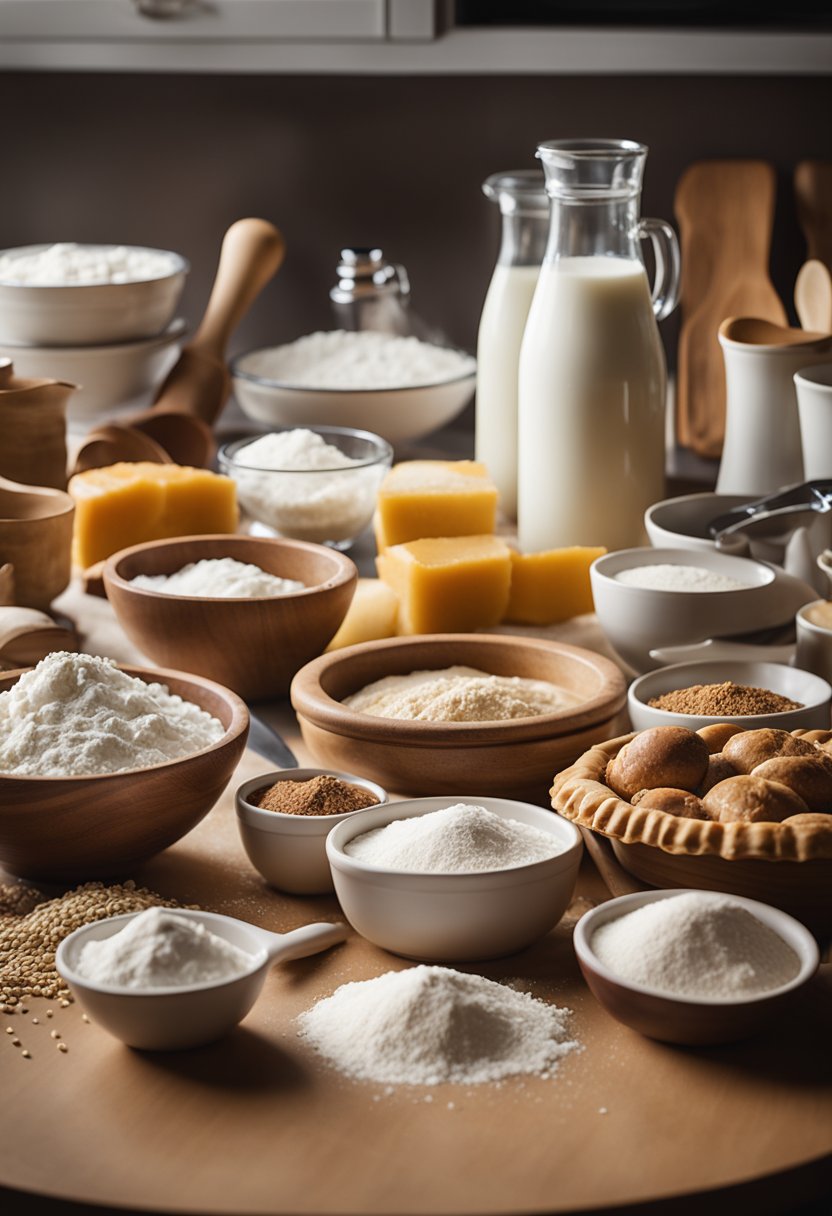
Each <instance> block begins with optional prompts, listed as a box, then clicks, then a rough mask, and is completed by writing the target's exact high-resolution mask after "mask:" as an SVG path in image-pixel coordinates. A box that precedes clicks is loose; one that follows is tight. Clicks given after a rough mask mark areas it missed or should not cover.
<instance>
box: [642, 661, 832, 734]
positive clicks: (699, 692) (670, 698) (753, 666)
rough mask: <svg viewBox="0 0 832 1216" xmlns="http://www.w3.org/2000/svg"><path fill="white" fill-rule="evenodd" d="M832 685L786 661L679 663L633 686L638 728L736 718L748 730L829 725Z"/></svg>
mask: <svg viewBox="0 0 832 1216" xmlns="http://www.w3.org/2000/svg"><path fill="white" fill-rule="evenodd" d="M830 699H832V687H830V685H829V684H828V683H827V682H826V680H822V679H821V678H820V676H815V675H812V673H811V672H808V671H801V670H800V669H799V668H796V667H787V666H786V665H785V664H784V663H727V662H712V663H675V664H673V666H671V667H661V668H659V670H658V671H651V672H648V673H647V675H644V676H640V677H639V678H638V679H637V680H634V681H633V683H632V684H631V685H630V690H629V693H628V697H627V700H628V709H629V714H630V721H631V722H632V724H633V729H634V730H646V729H647V728H648V727H651V726H686V727H687V728H688V729H689V730H699V728H700V727H702V726H710V725H711V724H712V723H714V722H732V723H734V724H735V725H737V726H742V727H743V729H744V730H755V729H756V728H758V727H762V726H773V727H777V728H778V729H780V730H796V729H797V728H798V727H803V728H804V729H807V730H812V729H818V730H822V729H826V728H828V726H829V706H830Z"/></svg>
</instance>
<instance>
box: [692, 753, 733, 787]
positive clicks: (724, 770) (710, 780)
mask: <svg viewBox="0 0 832 1216" xmlns="http://www.w3.org/2000/svg"><path fill="white" fill-rule="evenodd" d="M736 775H737V770H736V769H735V768H734V766H733V764H732V763H731V761H730V760H726V758H725V753H724V752H717V753H716V754H715V755H713V756H709V757H708V771H707V773H706V774H705V779H704V781H703V782H702V784H701V785H700V786H699V788H698V790H697V791H696V792H697V794H698V795H699V797H700V798H704V797H705V795H706V794H707V792H708V790H712V789H713V788H714V786H715V785H719V783H720V781H727V780H728V778H729V777H736Z"/></svg>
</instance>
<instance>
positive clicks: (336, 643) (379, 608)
mask: <svg viewBox="0 0 832 1216" xmlns="http://www.w3.org/2000/svg"><path fill="white" fill-rule="evenodd" d="M398 615H399V597H398V596H397V595H396V593H395V591H394V590H393V589H392V587H388V586H387V584H386V583H383V582H382V581H381V579H378V578H360V579H359V580H358V582H357V583H356V586H355V595H354V596H353V598H352V603H351V604H350V606H349V609H348V611H347V615H346V616H345V617H344V619H343V621H342V622H341V627H340V629H339V630H338V632H337V633H336V635H335V637H334V638H333V639H332V641H331V642H330V643H329V645H328V646H327V650H340V649H341V647H342V646H355V645H356V644H357V643H358V642H375V641H376V640H377V639H378V638H394V637H395V636H396V620H397V618H398Z"/></svg>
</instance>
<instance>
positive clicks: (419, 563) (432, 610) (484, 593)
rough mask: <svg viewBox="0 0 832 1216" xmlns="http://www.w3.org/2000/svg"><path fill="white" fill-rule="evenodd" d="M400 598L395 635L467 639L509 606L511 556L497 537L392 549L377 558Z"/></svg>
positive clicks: (495, 620)
mask: <svg viewBox="0 0 832 1216" xmlns="http://www.w3.org/2000/svg"><path fill="white" fill-rule="evenodd" d="M376 566H377V568H378V572H379V576H380V578H382V579H383V580H384V581H385V583H387V584H388V585H389V586H390V587H392V588H393V590H394V591H395V592H396V594H397V595H398V597H399V633H465V632H467V631H468V630H470V629H476V628H477V627H478V626H480V625H496V624H497V623H498V622H499V621H500V620H502V618H503V615H504V613H505V610H506V605H507V604H508V593H509V584H510V582H511V551H510V549H509V548H508V545H505V544H504V543H503V542H502V541H501V540H498V539H497V538H496V536H449V537H439V538H432V539H426V540H414V541H409V542H408V543H407V544H404V545H393V546H391V548H389V549H387V551H386V552H385V553H380V554H379V555H378V557H377V558H376Z"/></svg>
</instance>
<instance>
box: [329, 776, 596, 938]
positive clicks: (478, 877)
mask: <svg viewBox="0 0 832 1216" xmlns="http://www.w3.org/2000/svg"><path fill="white" fill-rule="evenodd" d="M582 851H583V846H582V843H581V836H580V832H579V831H578V830H577V829H576V828H575V826H574V825H573V824H571V823H569V822H568V820H566V819H562V818H561V817H560V816H559V815H555V814H553V813H552V812H551V811H547V810H543V809H542V808H541V807H538V806H532V805H531V804H530V803H527V802H517V801H514V800H512V799H508V798H483V797H480V796H477V797H470V798H464V799H461V800H459V801H457V800H455V799H454V798H452V797H443V798H412V799H409V800H407V801H404V802H391V803H388V804H387V805H385V806H378V807H370V808H369V809H368V810H365V811H356V812H355V813H354V814H353V815H350V816H349V818H347V819H345V820H343V821H342V822H341V823H339V824H338V825H337V826H336V827H334V828H333V829H332V831H331V832H330V834H329V836H327V841H326V852H327V857H328V858H329V864H330V868H331V870H332V878H333V881H334V883H335V893H336V895H337V896H338V901H339V903H340V904H341V907H342V908H343V910H344V915H345V916H346V918H347V920H348V921H349V922H350V924H351V925H352V926H353V928H354V929H356V930H357V931H358V932H359V933H360V934H361V935H362V936H363V937H366V938H367V939H368V940H369V941H371V942H374V943H375V945H377V946H381V947H383V948H384V949H385V950H390V951H391V952H392V953H393V954H401V955H404V956H405V957H406V958H416V959H420V960H422V961H425V962H457V961H462V960H465V961H473V960H475V959H485V958H499V957H501V956H502V955H506V954H513V953H515V952H516V951H518V950H523V949H524V948H525V947H526V946H529V945H531V944H532V942H535V941H537V940H538V938H540V937H542V936H543V935H544V934H546V933H548V932H549V930H550V929H552V928H553V927H554V926H555V925H556V924H557V922H558V921H559V920H560V918H561V916H563V913H564V912H565V911H566V908H567V907H568V905H569V902H570V900H571V898H572V892H573V891H574V888H575V882H576V880H577V877H578V867H579V866H580V861H581V853H582Z"/></svg>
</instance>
